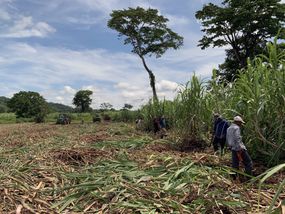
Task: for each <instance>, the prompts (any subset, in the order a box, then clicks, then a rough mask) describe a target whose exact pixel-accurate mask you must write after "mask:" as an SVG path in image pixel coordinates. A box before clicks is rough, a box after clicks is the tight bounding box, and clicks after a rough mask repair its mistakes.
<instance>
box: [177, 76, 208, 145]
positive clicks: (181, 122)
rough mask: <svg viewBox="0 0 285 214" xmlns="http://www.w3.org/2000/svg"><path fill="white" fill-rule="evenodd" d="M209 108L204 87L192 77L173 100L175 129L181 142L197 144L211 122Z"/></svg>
mask: <svg viewBox="0 0 285 214" xmlns="http://www.w3.org/2000/svg"><path fill="white" fill-rule="evenodd" d="M211 107H212V106H209V103H208V100H207V96H206V85H205V84H203V83H202V82H201V81H200V80H199V79H198V78H197V77H196V76H195V75H194V76H193V77H192V79H191V81H189V82H188V83H187V84H186V86H185V88H184V89H182V90H180V92H179V94H178V96H177V98H176V100H175V109H176V115H175V127H177V132H178V135H179V136H180V138H181V139H182V140H183V141H184V140H187V141H188V142H198V141H200V140H202V139H203V133H205V132H206V131H207V128H208V124H209V123H210V120H211V115H212V111H211Z"/></svg>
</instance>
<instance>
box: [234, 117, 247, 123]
mask: <svg viewBox="0 0 285 214" xmlns="http://www.w3.org/2000/svg"><path fill="white" fill-rule="evenodd" d="M234 121H236V122H242V123H245V122H244V121H243V119H242V118H241V117H240V116H235V117H234Z"/></svg>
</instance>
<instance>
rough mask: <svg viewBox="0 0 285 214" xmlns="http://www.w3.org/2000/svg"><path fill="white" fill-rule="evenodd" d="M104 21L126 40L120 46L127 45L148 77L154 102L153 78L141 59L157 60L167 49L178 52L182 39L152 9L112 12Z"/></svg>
mask: <svg viewBox="0 0 285 214" xmlns="http://www.w3.org/2000/svg"><path fill="white" fill-rule="evenodd" d="M110 16H111V19H110V20H109V21H108V27H109V28H111V29H113V30H116V31H118V32H119V37H123V36H124V37H126V38H125V39H124V44H131V45H132V47H133V49H132V52H133V53H135V54H137V55H138V56H139V57H140V58H141V60H142V62H143V65H144V68H145V69H146V71H147V72H148V74H149V78H150V86H151V88H152V91H153V97H154V99H155V100H158V99H157V94H156V89H155V76H154V74H153V72H152V71H151V70H150V69H149V68H148V66H147V65H146V62H145V58H144V57H145V56H152V55H155V56H156V57H161V56H162V55H163V54H164V53H165V52H166V51H167V50H168V49H169V48H173V49H178V48H179V47H180V46H182V44H183V37H181V36H179V35H178V34H177V33H175V32H173V31H172V30H171V29H170V28H168V27H167V25H166V23H167V22H168V19H167V18H165V17H163V16H162V15H159V14H158V10H156V9H151V8H149V9H144V8H141V7H137V8H129V9H124V10H114V11H113V12H112V13H111V14H110Z"/></svg>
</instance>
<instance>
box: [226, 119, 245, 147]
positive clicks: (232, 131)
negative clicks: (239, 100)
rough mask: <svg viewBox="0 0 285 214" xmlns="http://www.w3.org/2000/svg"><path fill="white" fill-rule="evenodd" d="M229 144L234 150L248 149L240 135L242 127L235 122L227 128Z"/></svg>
mask: <svg viewBox="0 0 285 214" xmlns="http://www.w3.org/2000/svg"><path fill="white" fill-rule="evenodd" d="M227 144H228V146H229V147H230V148H231V149H232V150H234V151H240V150H242V149H245V150H246V147H245V145H244V144H243V142H242V136H241V135H240V127H239V126H238V125H237V124H235V123H233V124H231V126H230V127H229V128H228V129H227Z"/></svg>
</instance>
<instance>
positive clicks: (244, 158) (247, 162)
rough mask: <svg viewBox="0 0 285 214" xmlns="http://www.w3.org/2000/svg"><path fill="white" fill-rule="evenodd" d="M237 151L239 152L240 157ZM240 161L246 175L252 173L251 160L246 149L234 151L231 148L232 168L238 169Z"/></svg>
mask: <svg viewBox="0 0 285 214" xmlns="http://www.w3.org/2000/svg"><path fill="white" fill-rule="evenodd" d="M238 153H240V158H239V155H238ZM240 159H241V160H240ZM240 162H242V163H243V165H244V168H245V172H246V173H247V174H248V175H252V160H251V158H250V156H249V154H248V152H247V150H244V149H243V150H241V151H239V152H238V151H234V150H232V167H233V168H234V169H237V170H238V169H239V164H240Z"/></svg>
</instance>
